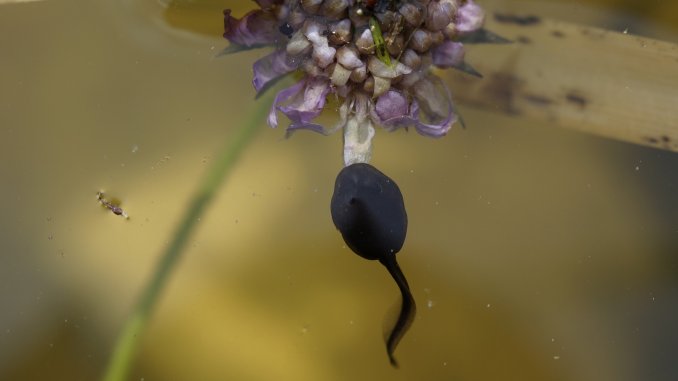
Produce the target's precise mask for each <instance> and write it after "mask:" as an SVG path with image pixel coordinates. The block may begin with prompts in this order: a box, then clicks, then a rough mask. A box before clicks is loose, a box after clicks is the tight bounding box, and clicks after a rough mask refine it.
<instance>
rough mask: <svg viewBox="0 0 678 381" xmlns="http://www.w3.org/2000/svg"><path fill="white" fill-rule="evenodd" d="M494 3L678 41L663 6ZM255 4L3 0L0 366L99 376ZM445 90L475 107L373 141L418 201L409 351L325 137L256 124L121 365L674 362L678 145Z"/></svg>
mask: <svg viewBox="0 0 678 381" xmlns="http://www.w3.org/2000/svg"><path fill="white" fill-rule="evenodd" d="M508 3H510V4H517V5H521V6H523V7H524V8H523V9H524V13H527V14H532V13H534V14H538V15H540V16H543V17H548V18H552V19H557V20H563V21H567V22H570V23H577V24H582V25H591V26H597V27H600V28H606V29H611V30H616V31H619V32H621V31H624V30H628V31H629V33H634V34H638V35H642V36H646V37H650V38H656V39H660V40H664V41H669V42H674V43H675V42H676V41H678V38H677V37H678V3H674V2H666V1H664V2H662V1H641V0H634V1H631V0H628V1H612V0H609V1H604V0H596V1H593V0H591V1H584V0H580V1H500V0H494V1H486V2H482V1H481V2H480V4H481V5H483V6H485V7H486V10H487V12H488V14H490V15H491V14H492V10H493V7H500V6H502V5H505V4H508ZM252 7H253V3H252V2H247V1H235V0H234V1H223V0H219V1H217V0H204V1H197V0H195V1H191V0H176V1H169V0H158V1H149V0H147V1H132V0H118V1H102V0H92V1H82V0H80V1H78V0H44V1H36V2H20V3H9V2H6V1H2V2H0V48H1V50H0V51H1V52H2V53H0V175H1V177H0V178H1V180H0V213H1V217H0V303H1V307H0V379H1V380H96V379H98V378H99V377H100V376H101V374H102V372H103V370H104V368H105V365H106V361H107V359H108V356H109V355H110V351H111V348H112V346H113V343H114V342H115V339H116V335H117V334H118V332H119V331H120V329H121V327H122V325H123V323H124V321H125V319H126V317H127V316H128V315H129V313H130V311H131V309H132V308H133V306H134V302H135V300H136V299H137V297H138V295H139V293H140V291H141V289H142V288H143V286H144V284H145V282H146V281H147V279H148V277H149V276H150V274H151V273H152V271H153V269H154V266H155V263H156V261H157V259H158V257H159V256H160V254H161V252H162V250H163V249H164V248H165V247H166V246H167V244H168V242H169V240H170V238H171V234H173V231H174V227H175V225H176V224H177V223H178V221H179V218H180V217H181V215H182V212H183V210H184V208H185V207H186V203H187V201H188V200H189V199H190V197H191V195H192V194H193V191H194V189H195V187H196V184H197V183H198V181H199V179H200V178H201V176H202V175H203V174H204V172H205V170H206V169H207V168H208V166H209V165H210V164H211V163H212V162H213V158H214V155H215V153H216V152H217V151H218V150H219V149H220V147H222V146H223V145H224V144H225V143H226V142H228V140H229V138H231V137H232V136H233V135H234V131H235V130H236V129H237V128H238V127H239V125H240V124H241V123H242V122H243V121H244V120H246V119H247V117H248V112H250V110H253V109H254V108H255V107H254V104H255V102H254V90H253V88H252V85H251V74H252V73H251V64H252V62H253V61H254V60H255V59H256V58H258V57H260V56H261V55H262V52H261V51H258V50H253V51H247V52H242V53H239V54H235V55H229V56H226V57H219V58H215V56H216V54H217V53H218V52H219V51H220V50H221V49H223V48H224V47H225V46H226V45H227V42H226V41H225V40H223V39H222V38H221V34H222V33H223V25H222V23H223V16H222V13H221V12H222V10H223V9H224V8H232V9H233V10H234V14H237V15H242V14H243V13H245V12H246V11H247V10H249V9H251V8H252ZM473 49H474V47H471V48H469V51H468V55H467V58H468V60H469V61H470V62H471V63H473V54H474V53H473ZM483 49H487V48H486V47H483ZM497 49H499V48H497ZM640 70H652V68H641V69H640ZM580 75H582V76H587V75H590V76H591V78H590V80H591V81H593V82H595V81H596V77H595V75H593V74H590V73H580ZM620 80H621V79H620ZM452 91H453V92H456V93H461V92H463V91H464V89H463V88H458V87H455V88H453V89H452ZM458 107H459V110H460V112H461V113H463V116H464V120H465V122H466V126H467V128H466V129H461V128H460V127H459V126H455V127H454V128H453V130H452V131H451V132H450V133H449V134H448V136H446V137H443V138H441V139H431V138H427V137H423V136H420V135H418V134H417V133H416V132H415V131H414V130H411V131H409V132H405V131H397V132H394V133H388V132H386V131H384V130H378V131H377V135H376V138H375V140H374V144H375V146H374V152H373V159H372V164H374V165H375V166H376V167H377V168H379V169H380V170H382V171H383V172H385V173H387V174H388V175H389V176H390V177H391V178H393V179H394V180H396V181H397V182H398V184H399V186H400V189H401V191H402V192H403V195H404V197H405V203H406V205H407V210H408V216H409V232H408V237H407V240H406V242H405V246H404V247H403V249H402V251H401V252H400V253H399V254H398V259H399V263H400V266H401V268H402V269H403V271H404V272H405V274H406V275H407V278H408V281H409V283H410V287H411V289H412V292H413V294H414V297H415V299H416V300H417V303H418V314H417V318H416V320H415V322H414V324H413V325H412V327H411V329H410V331H409V332H408V334H407V335H406V336H405V338H404V339H403V341H402V342H401V343H400V345H399V347H398V349H397V351H396V356H397V357H398V360H399V362H400V369H397V370H395V369H393V368H392V367H391V366H390V365H389V362H388V359H387V357H386V354H385V350H384V342H383V334H384V324H385V322H386V321H388V320H389V319H390V315H391V314H393V311H394V310H395V309H396V308H397V303H398V301H399V299H398V298H399V293H398V290H397V288H396V286H395V285H394V284H393V282H392V281H391V279H390V278H389V275H388V274H387V273H386V272H385V271H384V270H383V268H381V266H380V265H378V264H377V263H373V262H368V261H365V260H363V259H361V258H359V257H357V256H356V255H354V254H353V253H351V252H350V250H349V249H348V248H346V247H345V245H344V242H343V241H342V239H341V235H340V234H339V233H338V232H337V231H336V229H335V227H334V225H333V224H332V220H331V218H330V213H329V201H330V197H331V195H332V191H333V186H334V179H335V177H336V175H337V173H338V172H339V170H340V169H341V167H342V158H341V153H342V139H341V135H340V134H334V135H331V136H328V137H325V136H321V135H318V134H313V133H310V132H299V133H296V134H295V135H294V136H292V137H291V138H290V139H284V130H283V129H282V128H279V129H270V128H269V127H268V126H266V125H265V124H262V126H261V130H260V132H259V133H258V135H257V137H256V139H255V140H254V142H253V143H251V144H250V145H249V146H248V147H247V148H246V150H245V153H244V155H243V156H242V157H241V160H240V161H239V163H238V165H237V166H236V169H235V170H234V171H233V173H232V174H231V176H230V177H229V179H228V181H227V182H226V183H225V184H224V186H223V187H222V188H221V189H220V190H219V192H218V195H217V198H216V200H215V202H214V203H213V204H212V205H211V207H210V209H209V210H208V212H207V213H206V214H205V215H204V216H203V217H202V218H201V221H199V229H198V231H197V234H195V235H194V236H193V237H192V238H191V243H190V246H189V247H188V248H187V250H186V253H184V256H183V258H182V261H181V263H180V265H179V267H178V268H177V271H176V272H175V273H174V276H173V278H172V279H171V282H170V284H169V286H168V288H167V289H166V290H165V292H164V294H163V298H162V300H161V303H160V305H159V306H158V308H157V310H156V311H155V312H154V315H153V319H152V321H151V323H150V325H149V329H148V330H147V331H146V332H145V333H144V337H143V340H142V347H141V350H140V352H139V355H138V357H137V360H136V361H135V366H134V369H133V371H132V374H131V376H130V378H129V379H130V380H168V381H169V380H172V381H173V380H225V379H228V380H328V381H329V380H382V379H383V380H393V381H396V380H459V381H463V380H496V379H501V380H596V381H605V380H610V381H612V380H614V381H625V380H629V381H630V380H655V381H660V380H675V379H676V378H678V364H677V363H676V362H675V358H676V349H675V348H676V346H677V345H678V325H676V323H675V322H676V321H678V154H676V153H671V152H668V151H662V150H657V149H651V148H646V147H641V146H636V145H631V144H628V143H622V142H618V141H613V140H608V139H604V138H600V137H595V136H593V135H589V134H585V133H581V132H577V131H573V130H567V129H561V128H556V127H555V126H553V125H550V124H549V123H547V122H544V121H539V120H531V119H529V118H520V117H512V116H510V115H506V114H504V113H501V112H498V111H497V110H492V109H487V108H474V107H471V106H468V105H465V104H463V103H460V104H459V105H458ZM676 112H678V110H677V111H676ZM333 118H335V116H334V115H333V113H332V112H326V113H325V115H324V116H323V119H322V121H323V122H324V124H326V125H331V124H332V121H333V120H334V119H333ZM98 191H105V193H106V195H107V196H110V197H112V198H116V199H119V200H120V202H121V207H122V208H123V209H124V210H125V212H126V213H127V214H128V215H129V217H130V218H129V219H124V218H121V217H120V216H116V215H114V214H112V213H110V211H108V210H106V209H105V208H103V207H101V205H100V203H99V202H98V201H97V196H96V195H97V192H98Z"/></svg>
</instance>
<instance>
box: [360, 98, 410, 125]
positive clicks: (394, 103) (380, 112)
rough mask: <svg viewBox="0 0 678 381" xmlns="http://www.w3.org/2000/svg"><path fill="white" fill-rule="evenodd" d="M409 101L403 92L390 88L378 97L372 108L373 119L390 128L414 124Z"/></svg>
mask: <svg viewBox="0 0 678 381" xmlns="http://www.w3.org/2000/svg"><path fill="white" fill-rule="evenodd" d="M409 103H410V102H409V101H408V99H407V97H406V96H405V95H404V94H402V93H401V92H399V91H396V90H389V91H388V92H386V93H385V94H384V95H382V96H380V97H379V98H377V101H376V103H375V104H374V105H373V107H372V108H371V109H370V116H371V118H372V121H373V122H374V123H376V124H379V125H381V126H382V127H384V128H387V129H389V130H394V129H396V128H398V127H403V126H407V125H410V124H414V119H413V118H412V115H411V114H410V104H409Z"/></svg>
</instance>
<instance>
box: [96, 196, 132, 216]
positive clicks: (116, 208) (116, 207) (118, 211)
mask: <svg viewBox="0 0 678 381" xmlns="http://www.w3.org/2000/svg"><path fill="white" fill-rule="evenodd" d="M97 201H99V203H100V204H101V205H102V206H103V207H104V208H106V209H108V210H110V211H111V212H112V213H113V214H115V215H116V216H123V217H125V218H129V216H128V215H127V213H125V211H124V210H123V209H122V208H121V207H120V202H119V201H118V200H115V199H112V200H107V199H106V195H105V194H104V192H102V191H98V192H97Z"/></svg>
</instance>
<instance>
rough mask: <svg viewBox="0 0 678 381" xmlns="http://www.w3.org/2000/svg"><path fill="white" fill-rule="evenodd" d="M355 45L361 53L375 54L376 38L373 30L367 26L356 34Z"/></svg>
mask: <svg viewBox="0 0 678 381" xmlns="http://www.w3.org/2000/svg"><path fill="white" fill-rule="evenodd" d="M356 35H357V38H356V40H355V46H356V47H357V48H358V51H359V52H360V53H361V54H365V55H367V54H374V39H372V32H370V30H369V29H367V28H365V29H363V31H362V32H360V33H359V34H356Z"/></svg>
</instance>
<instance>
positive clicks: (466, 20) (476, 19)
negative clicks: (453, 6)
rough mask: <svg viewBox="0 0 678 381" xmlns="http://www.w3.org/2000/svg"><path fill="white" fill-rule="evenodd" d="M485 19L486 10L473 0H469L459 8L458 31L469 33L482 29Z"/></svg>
mask: <svg viewBox="0 0 678 381" xmlns="http://www.w3.org/2000/svg"><path fill="white" fill-rule="evenodd" d="M484 21H485V11H483V9H482V8H480V6H479V5H478V4H476V3H475V2H474V1H473V0H468V1H466V3H464V5H462V6H461V7H460V8H459V9H458V10H457V23H456V24H457V25H456V26H457V31H458V32H460V33H469V32H473V31H476V30H478V29H480V28H481V27H482V26H483V22H484Z"/></svg>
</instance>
